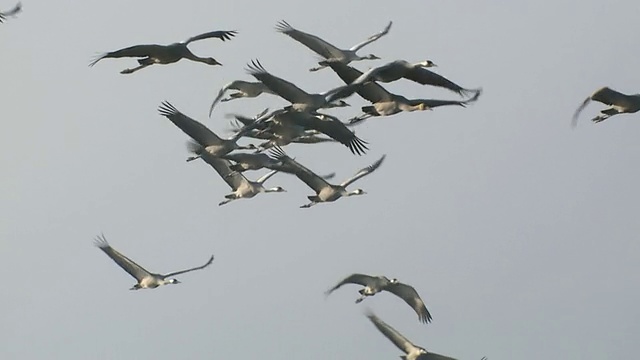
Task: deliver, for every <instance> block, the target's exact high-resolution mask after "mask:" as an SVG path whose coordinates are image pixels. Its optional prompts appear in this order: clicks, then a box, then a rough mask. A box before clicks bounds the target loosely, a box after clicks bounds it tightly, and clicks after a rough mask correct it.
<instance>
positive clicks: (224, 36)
mask: <svg viewBox="0 0 640 360" xmlns="http://www.w3.org/2000/svg"><path fill="white" fill-rule="evenodd" d="M237 33H238V32H237V31H235V30H231V31H225V30H218V31H211V32H208V33H204V34H200V35H196V36H193V37H190V38H189V39H187V40H186V41H184V43H185V44H189V43H191V42H194V41H198V40H203V39H210V38H218V39H220V40H222V41H225V40H231V38H232V37H234V36H236V34H237Z"/></svg>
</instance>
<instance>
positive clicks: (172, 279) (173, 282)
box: [169, 278, 180, 284]
mask: <svg viewBox="0 0 640 360" xmlns="http://www.w3.org/2000/svg"><path fill="white" fill-rule="evenodd" d="M169 284H180V281H178V279H174V278H171V279H169Z"/></svg>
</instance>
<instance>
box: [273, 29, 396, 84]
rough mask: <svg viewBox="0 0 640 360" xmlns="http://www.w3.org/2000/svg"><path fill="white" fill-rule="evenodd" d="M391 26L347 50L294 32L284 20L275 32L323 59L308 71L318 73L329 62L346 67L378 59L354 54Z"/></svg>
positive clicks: (315, 37) (379, 36)
mask: <svg viewBox="0 0 640 360" xmlns="http://www.w3.org/2000/svg"><path fill="white" fill-rule="evenodd" d="M391 24H392V22H391V21H389V24H388V25H387V26H386V27H385V28H384V30H382V31H380V32H378V33H376V34H373V35H371V36H370V37H369V38H368V39H367V40H365V41H363V42H361V43H359V44H356V45H354V46H353V47H351V48H350V49H348V50H343V49H339V48H337V47H335V46H333V45H331V44H330V43H328V42H326V41H324V40H322V39H321V38H319V37H317V36H315V35H311V34H308V33H305V32H302V31H300V30H296V29H294V28H293V27H292V26H291V25H289V23H287V22H286V21H284V20H281V21H280V22H279V23H278V24H277V25H276V30H277V31H279V32H281V33H283V34H286V35H288V36H290V37H291V38H292V39H294V40H296V41H298V42H299V43H301V44H303V45H304V46H306V47H308V48H309V49H311V50H313V51H314V52H316V53H317V54H318V55H320V56H322V57H323V58H325V59H326V60H324V61H320V62H319V63H318V64H319V65H320V66H318V67H314V68H311V69H309V71H318V70H321V69H323V68H325V67H327V66H328V64H329V63H331V62H340V63H342V64H345V65H346V64H348V63H350V62H352V61H358V60H377V59H380V58H379V57H377V56H376V55H373V54H369V55H365V56H360V55H358V54H356V52H357V51H358V50H360V49H362V48H363V47H365V46H367V45H369V44H371V43H372V42H374V41H376V40H378V39H380V38H381V37H383V36H384V35H386V34H387V33H389V29H391Z"/></svg>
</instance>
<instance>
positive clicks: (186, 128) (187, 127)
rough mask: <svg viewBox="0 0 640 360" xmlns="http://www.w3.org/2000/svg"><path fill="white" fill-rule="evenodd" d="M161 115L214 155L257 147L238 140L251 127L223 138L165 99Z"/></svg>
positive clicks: (161, 106)
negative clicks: (243, 143) (240, 142)
mask: <svg viewBox="0 0 640 360" xmlns="http://www.w3.org/2000/svg"><path fill="white" fill-rule="evenodd" d="M158 112H159V113H160V115H162V116H164V117H166V118H167V119H169V120H170V121H171V122H172V123H173V124H175V125H176V126H177V127H179V128H180V130H182V131H183V132H184V133H185V134H187V135H189V137H191V138H192V139H193V140H195V141H196V143H198V144H199V145H200V146H202V150H203V151H206V152H207V153H209V154H211V155H213V156H222V155H225V154H228V153H230V152H231V151H233V150H255V149H256V147H255V145H253V144H249V145H246V146H240V145H238V140H239V139H240V138H241V137H242V136H244V134H245V133H246V132H248V131H249V130H250V127H245V128H243V129H241V130H240V131H238V132H237V133H236V134H235V135H234V136H232V137H230V138H229V139H221V138H220V137H219V136H218V135H216V134H215V133H214V132H213V131H211V130H209V128H207V127H206V126H204V125H203V124H202V123H200V122H198V121H196V120H194V119H192V118H190V117H188V116H187V115H185V114H183V113H181V112H180V111H178V109H176V108H175V106H173V105H171V104H170V103H169V102H166V101H164V102H163V103H162V105H160V107H159V108H158ZM199 157H200V154H197V156H193V157H190V158H188V159H187V161H192V160H195V159H197V158H199Z"/></svg>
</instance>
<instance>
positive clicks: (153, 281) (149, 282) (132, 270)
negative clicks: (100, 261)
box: [95, 235, 213, 290]
mask: <svg viewBox="0 0 640 360" xmlns="http://www.w3.org/2000/svg"><path fill="white" fill-rule="evenodd" d="M95 245H96V246H97V247H99V248H100V250H102V251H104V253H105V254H107V256H109V257H110V258H111V260H113V261H114V262H115V263H116V264H118V265H119V266H120V267H121V268H122V269H124V271H126V272H128V273H129V275H131V276H133V277H134V278H135V279H136V280H137V281H138V283H137V284H135V285H133V287H132V288H131V289H129V290H139V289H154V288H157V287H158V286H161V285H166V284H179V283H180V281H178V280H177V279H175V278H173V276H176V275H180V274H185V273H188V272H190V271H195V270H200V269H204V268H206V267H207V266H209V265H211V263H212V262H213V255H211V258H209V260H208V261H207V262H206V263H205V264H204V265H202V266H198V267H194V268H191V269H187V270H181V271H175V272H172V273H169V274H165V275H161V274H154V273H151V272H149V271H147V270H145V269H144V268H143V267H142V266H140V265H138V264H136V263H135V262H133V260H131V259H129V258H128V257H126V256H124V255H122V254H121V253H120V252H118V251H117V250H116V249H114V248H112V247H111V246H110V245H109V243H108V242H107V239H106V238H105V237H104V235H99V236H98V237H96V239H95Z"/></svg>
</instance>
